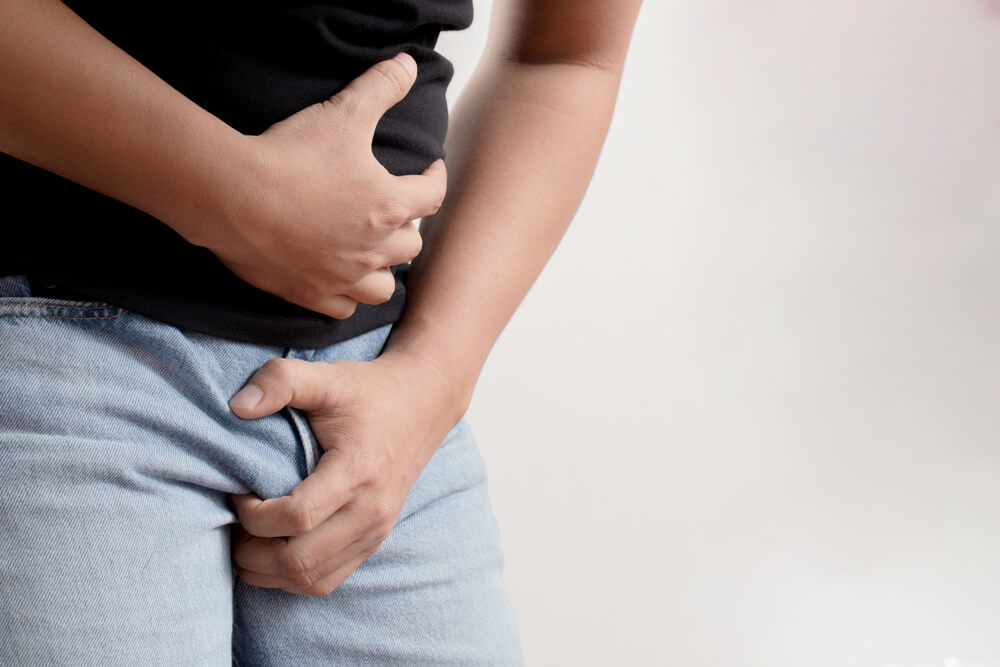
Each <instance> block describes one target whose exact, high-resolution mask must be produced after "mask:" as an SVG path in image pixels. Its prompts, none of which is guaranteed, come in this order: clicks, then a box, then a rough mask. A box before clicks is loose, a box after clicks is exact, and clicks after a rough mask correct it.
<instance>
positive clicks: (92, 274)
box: [0, 0, 472, 347]
mask: <svg viewBox="0 0 1000 667" xmlns="http://www.w3.org/2000/svg"><path fill="white" fill-rule="evenodd" d="M65 4H67V5H68V6H69V7H70V8H71V9H73V10H74V11H75V12H77V13H78V14H79V15H80V16H81V17H82V18H83V19H84V20H86V21H87V22H88V23H89V24H90V25H92V26H93V27H94V28H95V29H97V30H98V31H99V32H101V33H102V34H103V35H104V36H106V37H107V38H108V39H109V40H111V41H112V42H114V43H115V44H117V45H118V46H119V47H121V48H122V49H124V50H125V51H126V52H128V53H129V54H131V55H132V56H133V57H134V58H136V59H137V60H139V61H140V62H142V63H143V64H144V65H145V66H146V67H148V68H149V69H150V70H152V71H153V72H155V73H156V74H157V75H158V76H160V77H161V78H162V79H164V80H165V81H166V82H167V83H169V84H170V85H172V86H173V87H174V88H176V89H177V90H179V91H180V92H181V93H183V94H184V95H186V96H187V97H188V98H190V99H191V100H193V101H194V102H196V103H197V104H199V105H200V106H201V107H203V108H205V109H206V110H208V111H209V112H211V113H212V114H214V115H216V116H217V117H219V118H220V119H222V120H223V121H224V122H226V123H228V124H229V125H231V126H232V127H233V128H235V129H236V130H238V131H240V132H242V133H244V134H259V133H261V132H263V131H264V130H265V129H267V128H268V127H270V126H271V125H272V124H274V123H276V122H277V121H279V120H282V119H283V118H286V117H288V116H290V115H291V114H293V113H295V112H296V111H298V110H300V109H302V108H304V107H306V106H309V105H310V104H313V103H315V102H318V101H321V100H324V99H326V98H328V97H330V96H331V95H333V94H335V93H336V92H337V91H339V90H340V89H341V88H343V87H344V86H345V85H346V84H347V83H348V82H349V81H351V80H352V79H354V78H355V77H357V76H358V75H359V74H361V73H362V72H363V71H364V70H366V69H367V68H368V67H370V66H371V65H372V64H374V63H376V62H378V61H380V60H384V59H387V58H391V57H392V56H394V55H395V54H397V53H399V52H400V51H406V52H407V53H409V54H410V55H412V56H413V57H414V59H415V60H416V61H417V65H418V75H417V81H416V83H415V84H414V86H413V88H412V89H411V90H410V92H409V94H407V96H406V97H405V98H404V99H403V101H402V102H400V103H399V104H397V105H396V106H394V107H393V108H392V109H390V110H389V111H388V112H387V113H386V115H385V116H383V118H382V120H381V122H380V123H379V125H378V127H377V128H376V132H375V138H374V142H373V146H372V149H373V152H374V154H375V157H376V158H377V159H378V160H379V161H380V162H381V163H382V164H383V165H384V166H385V167H386V168H387V169H388V170H389V171H390V172H392V173H394V174H396V175H402V174H416V173H420V172H421V171H423V170H424V169H426V168H427V166H428V165H429V164H430V163H431V162H433V161H434V160H436V159H437V158H439V157H442V156H443V155H444V150H443V144H444V137H445V131H446V128H447V118H448V111H447V106H446V101H445V89H446V87H447V85H448V83H449V81H450V80H451V76H452V66H451V64H450V63H449V62H448V61H447V60H446V59H445V58H443V57H442V56H441V55H440V54H438V53H437V52H436V51H435V50H434V46H435V44H436V42H437V38H438V35H439V33H440V31H441V30H452V29H461V28H465V27H467V26H468V25H469V24H470V23H471V22H472V2H471V0H342V1H334V0H326V1H321V2H305V1H295V0H256V1H254V0H239V1H238V2H237V1H236V0H169V1H165V2H162V1H161V2H157V1H155V0H150V1H148V2H146V1H143V2H135V1H129V2H124V1H115V0H66V2H65ZM52 94H54V95H58V91H52ZM0 193H2V194H3V198H4V209H5V210H6V211H7V213H6V214H5V215H4V218H5V222H4V229H3V238H4V242H3V243H2V244H0V275H2V274H11V273H23V274H27V275H28V276H30V277H32V278H33V280H34V281H36V282H38V283H42V282H44V283H54V284H56V285H59V286H62V288H63V289H64V290H70V291H72V292H73V293H76V294H79V295H81V296H86V297H89V298H93V299H96V300H100V301H108V302H111V303H114V304H117V305H120V306H122V307H124V308H127V309H129V310H133V311H135V312H137V313H141V314H143V315H147V316H149V317H152V318H154V319H159V320H163V321H165V322H169V323H171V324H174V325H177V326H181V327H186V328H190V329H194V330H197V331H201V332H205V333H209V334H214V335H218V336H222V337H225V338H229V339H232V340H242V341H247V342H252V343H260V344H266V345H277V346H282V347H322V346H325V345H329V344H332V343H335V342H339V341H341V340H345V339H346V338H350V337H352V336H355V335H358V334H360V333H363V332H365V331H368V330H370V329H373V328H375V327H377V326H381V325H383V324H388V323H391V322H394V321H396V320H397V319H398V318H399V316H400V314H401V312H402V307H403V301H404V298H405V282H404V276H405V271H402V270H399V269H400V268H401V267H395V270H394V272H395V273H396V279H397V288H396V293H395V295H394V296H393V298H392V299H391V300H390V301H388V302H387V303H384V304H380V305H378V306H369V305H365V304H359V306H358V310H357V312H356V313H355V314H354V315H353V316H352V317H350V318H348V319H346V320H336V319H333V318H330V317H327V316H325V315H322V314H319V313H315V312H312V311H310V310H307V309H305V308H302V307H299V306H296V305H294V304H291V303H289V302H287V301H284V300H282V299H280V298H278V297H276V296H273V295H271V294H268V293H266V292H264V291H262V290H259V289H257V288H255V287H252V286H250V285H249V284H247V283H245V282H243V281H242V280H240V279H239V278H237V277H236V276H235V275H234V274H233V273H232V272H230V271H229V270H228V269H227V268H226V267H225V266H224V265H223V264H222V263H221V262H219V261H218V260H217V259H216V258H215V256H214V255H213V254H212V253H211V252H210V251H209V250H207V249H205V248H201V247H198V246H194V245H192V244H190V243H188V242H187V241H185V240H184V239H183V238H182V237H181V236H179V235H178V234H177V233H176V232H174V231H173V230H172V229H171V228H170V227H168V226H167V225H165V224H163V223H161V222H160V221H158V220H156V219H155V218H153V217H151V216H149V215H147V214H145V213H143V212H141V211H139V210H137V209H135V208H132V207H130V206H127V205H125V204H122V203H121V202H118V201H116V200H114V199H111V198H109V197H106V196H104V195H101V194H98V193H96V192H94V191H92V190H88V189H86V188H84V187H81V186H79V185H77V184H75V183H72V182H70V181H68V180H66V179H64V178H62V177H60V176H57V175H55V174H52V173H50V172H47V171H44V170H42V169H39V168H37V167H34V166H32V165H29V164H27V163H25V162H22V161H20V160H17V159H15V158H13V157H11V156H8V155H5V154H3V153H0ZM15 211H20V213H16V214H15V213H14V212H15Z"/></svg>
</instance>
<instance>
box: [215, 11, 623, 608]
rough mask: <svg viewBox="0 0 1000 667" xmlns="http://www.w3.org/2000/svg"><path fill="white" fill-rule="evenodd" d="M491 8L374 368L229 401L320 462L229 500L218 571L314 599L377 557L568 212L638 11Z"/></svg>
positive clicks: (292, 376)
mask: <svg viewBox="0 0 1000 667" xmlns="http://www.w3.org/2000/svg"><path fill="white" fill-rule="evenodd" d="M497 3H498V4H497V13H496V16H495V19H494V23H493V25H492V28H491V39H490V44H489V47H488V52H487V54H486V56H485V58H484V59H483V61H482V63H481V64H480V65H479V67H478V69H477V72H476V74H475V76H474V79H473V81H472V83H471V84H470V85H469V87H468V88H467V89H466V90H465V91H464V93H463V96H462V99H461V101H460V103H459V105H458V108H457V109H456V111H455V113H454V115H453V120H452V126H451V130H450V135H449V140H448V151H449V168H450V173H451V174H452V177H451V182H450V183H449V188H450V190H449V198H448V199H447V200H446V202H445V204H444V206H443V207H442V208H441V210H440V212H439V213H438V214H437V215H435V216H434V217H433V218H427V219H425V221H424V223H423V226H422V232H423V234H424V237H425V245H424V251H423V253H422V254H421V255H420V256H419V257H418V258H417V260H416V261H415V262H414V265H413V269H412V272H411V277H410V280H409V282H408V296H407V306H406V310H405V312H404V315H403V318H402V320H400V322H399V323H398V324H397V325H396V326H395V327H394V329H393V332H392V334H391V336H390V338H389V341H388V343H387V346H386V349H385V350H384V352H383V353H382V355H381V356H380V357H379V358H378V359H376V360H374V361H372V362H336V363H333V364H326V363H315V362H312V363H311V362H306V361H301V360H294V359H273V360H271V361H269V362H268V363H267V364H265V365H264V366H263V367H262V368H261V369H259V370H258V371H257V372H256V373H255V374H254V376H253V378H251V380H250V382H249V383H248V384H247V385H246V386H245V387H244V389H243V390H241V392H240V393H239V394H237V395H236V396H235V397H234V398H233V399H232V401H231V403H230V405H231V406H232V408H233V410H234V412H236V413H237V414H238V415H240V416H241V417H245V418H248V419H252V418H256V417H261V416H264V415H267V414H271V413H273V412H275V411H277V410H279V409H280V408H281V407H283V406H285V405H291V406H293V407H296V408H299V409H302V410H304V411H305V412H306V414H307V416H308V418H309V423H310V425H311V426H312V429H313V431H314V432H315V433H316V436H317V440H318V441H319V443H320V445H321V446H322V447H323V448H324V450H326V451H325V452H324V453H323V455H322V456H321V457H320V460H319V463H318V465H317V468H316V470H315V472H313V473H312V474H311V475H310V476H309V477H307V478H306V479H305V480H304V481H303V482H302V483H301V484H299V485H298V486H297V487H296V488H295V489H294V490H293V491H292V493H291V494H290V495H288V496H283V497H281V498H272V499H267V500H262V499H260V498H257V497H256V496H254V495H252V494H250V495H240V496H234V497H233V504H234V508H235V509H236V512H237V514H238V515H239V519H240V523H241V525H242V531H241V533H240V535H239V537H238V538H237V540H236V541H235V542H234V549H233V558H234V560H235V562H236V566H237V572H238V573H239V575H240V576H241V577H242V578H243V579H244V581H246V582H247V583H249V584H252V585H255V586H263V587H271V588H282V589H284V590H287V591H290V592H294V593H300V594H307V595H326V594H328V593H330V592H331V591H332V590H333V589H334V588H336V587H337V586H338V585H339V584H340V583H341V582H342V581H343V580H344V579H346V578H347V577H348V576H349V575H350V574H351V572H353V571H354V570H355V569H356V568H357V567H358V566H359V565H360V564H361V563H362V562H363V561H364V559H365V558H367V557H368V556H369V555H371V554H372V553H374V552H375V551H376V550H377V549H378V548H379V545H380V544H381V542H382V540H384V539H385V538H386V537H387V536H388V535H389V533H390V532H391V530H392V528H393V526H394V525H395V522H396V518H397V517H398V515H399V512H400V511H401V509H402V507H403V504H404V501H405V499H406V496H407V494H408V492H409V491H410V489H411V487H412V485H413V483H414V482H415V480H416V478H417V477H418V475H419V474H420V472H421V470H422V469H423V468H424V466H426V464H427V462H428V461H429V460H430V458H431V456H432V455H433V453H434V451H435V450H436V449H437V447H438V446H439V445H440V444H441V442H442V441H443V440H444V438H445V436H446V434H447V433H448V431H449V430H450V429H451V428H452V427H454V425H455V423H456V422H457V421H458V420H459V418H460V417H461V415H462V414H463V413H464V412H465V409H466V407H467V405H468V402H469V399H470V396H471V394H472V390H473V387H474V385H475V383H476V379H477V378H478V376H479V373H480V371H481V368H482V365H483V363H484V361H485V359H486V356H487V354H488V353H489V350H490V348H491V347H492V346H493V343H494V342H495V341H496V339H497V337H498V336H499V335H500V332H501V331H502V329H503V328H504V326H505V325H506V323H507V321H508V320H509V319H510V317H511V315H512V314H513V313H514V310H515V309H516V308H517V306H518V304H519V303H520V302H521V300H522V299H523V298H524V295H525V294H526V293H527V291H528V289H529V288H530V286H531V284H532V283H533V282H534V280H535V278H536V277H537V276H538V274H539V272H541V270H542V267H543V266H544V264H545V262H546V261H547V260H548V258H549V256H550V255H551V254H552V252H553V250H554V249H555V247H556V245H557V244H558V242H559V239H560V238H561V237H562V235H563V233H564V232H565V230H566V227H567V225H568V224H569V222H570V219H571V218H572V217H573V214H574V212H575V211H576V209H577V207H578V206H579V203H580V200H581V198H582V196H583V193H584V190H585V189H586V187H587V184H588V182H589V180H590V177H591V174H592V172H593V169H594V165H595V163H596V161H597V157H598V154H599V152H600V149H601V145H602V143H603V141H604V137H605V134H606V132H607V128H608V124H609V122H610V120H611V114H612V110H613V107H614V101H615V97H616V94H617V89H618V83H619V78H620V75H621V69H622V65H623V62H624V59H625V52H626V49H627V46H628V42H629V39H630V36H631V32H632V27H633V25H634V22H635V18H636V15H637V13H638V10H639V0H619V1H618V2H614V3H609V2H607V1H606V0H497ZM289 536H290V537H289ZM284 537H289V539H287V540H286V539H283V538H284ZM275 538H277V539H275Z"/></svg>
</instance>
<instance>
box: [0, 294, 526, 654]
mask: <svg viewBox="0 0 1000 667" xmlns="http://www.w3.org/2000/svg"><path fill="white" fill-rule="evenodd" d="M390 328H391V327H390V326H385V327H382V328H380V329H376V330H373V331H370V332H368V333H366V334H363V335H361V336H358V337H356V338H352V339H350V340H347V341H344V342H342V343H338V344H335V345H332V346H330V347H327V348H321V349H294V348H284V349H283V348H278V347H268V346H263V345H253V344H248V343H239V342H233V341H229V340H226V339H222V338H217V337H213V336H208V335H204V334H198V333H194V332H191V331H187V330H184V329H180V328H177V327H174V326H171V325H169V324H165V323H162V322H159V321H155V320H152V319H149V318H146V317H144V316H141V315H138V314H136V313H133V312H131V311H128V310H124V309H122V308H119V307H116V306H113V305H110V304H107V303H101V302H81V301H68V300H63V299H52V298H43V297H39V296H32V294H31V291H30V288H29V284H28V281H27V279H26V278H25V277H24V276H3V277H0V610H2V619H0V664H2V665H229V664H240V665H425V664H426V665H449V664H450V665H480V664H481V665H516V664H520V663H521V657H520V647H519V644H518V638H517V628H516V623H515V620H514V617H513V614H512V612H511V609H510V605H509V603H508V601H507V598H506V595H505V593H504V586H503V579H502V567H503V558H502V555H501V552H500V548H499V540H498V531H497V526H496V522H495V520H494V517H493V514H492V511H491V509H490V503H489V498H488V494H487V481H486V470H485V467H484V464H483V460H482V458H481V456H480V454H479V452H478V450H477V447H476V444H475V441H474V440H473V438H472V435H471V432H470V430H469V426H468V424H466V423H465V421H464V420H463V421H462V422H460V423H459V424H458V425H457V426H456V427H455V428H454V429H453V430H452V432H451V433H449V435H448V437H447V438H446V440H445V441H444V442H443V443H442V445H441V446H440V448H439V449H438V451H437V452H436V453H435V454H434V456H433V457H432V459H431V461H430V463H428V465H427V467H426V468H425V469H424V471H423V474H422V475H421V476H420V477H419V479H418V480H417V482H416V484H415V485H414V487H413V489H412V491H411V493H410V495H409V497H408V499H407V501H406V505H405V507H404V509H403V511H402V514H401V515H400V519H399V522H398V523H397V525H396V528H395V529H394V530H393V532H392V534H391V535H390V536H389V538H388V539H387V540H386V541H385V542H384V543H383V545H382V547H381V549H380V550H379V551H378V552H377V553H376V554H375V555H373V556H371V557H369V558H368V559H367V560H366V561H365V562H364V563H363V564H362V565H361V567H360V568H359V569H358V570H357V571H356V572H355V573H354V574H352V575H351V576H350V577H349V578H348V579H347V581H345V582H344V583H343V584H341V586H340V587H338V588H337V589H336V590H335V591H334V592H333V593H332V594H331V595H329V596H326V597H322V598H317V597H306V596H297V595H292V594H289V593H285V592H283V591H280V590H274V589H262V588H255V587H252V586H248V585H246V584H244V583H243V582H242V581H240V580H238V579H237V578H235V577H234V574H233V570H232V563H231V560H230V553H229V547H230V539H231V532H232V527H233V524H234V523H235V520H236V517H235V515H234V514H233V512H232V510H231V509H230V508H229V506H228V504H227V495H228V494H230V493H245V492H248V491H253V492H254V493H256V494H258V495H260V496H261V497H265V498H269V497H275V496H279V495H283V494H286V493H288V492H289V491H290V490H291V489H292V488H293V487H294V486H295V485H296V484H297V483H298V482H299V481H301V480H302V479H303V477H304V476H305V475H306V474H307V473H308V471H309V470H311V468H312V466H314V465H315V461H316V458H317V457H318V455H319V449H318V447H317V444H316V442H315V439H314V438H313V437H312V433H311V432H310V430H309V427H308V423H307V422H306V421H305V419H304V417H303V415H302V414H301V413H299V412H298V411H296V410H291V409H285V410H283V411H281V412H279V413H277V414H274V415H270V416H268V417H264V418H261V419H257V420H250V421H244V420H241V419H239V418H238V417H236V416H235V415H233V414H232V413H231V412H230V410H229V407H228V401H229V398H230V397H231V396H232V395H233V394H234V393H235V392H236V391H237V390H238V389H239V388H240V387H241V386H242V385H243V383H244V382H246V380H247V379H248V378H249V377H250V376H251V375H252V374H253V372H254V371H255V370H257V368H259V367H260V366H261V365H263V363H264V362H265V361H267V360H268V359H270V358H272V357H276V356H278V357H280V356H285V357H296V358H300V359H306V360H323V361H336V360H340V359H372V358H374V357H375V356H377V355H378V353H379V351H380V350H381V348H382V345H383V344H384V342H385V339H386V337H387V336H388V334H389V330H390ZM414 390H415V391H419V388H414Z"/></svg>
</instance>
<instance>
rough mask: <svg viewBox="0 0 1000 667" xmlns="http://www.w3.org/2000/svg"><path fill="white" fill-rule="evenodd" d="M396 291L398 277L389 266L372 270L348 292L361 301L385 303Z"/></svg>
mask: <svg viewBox="0 0 1000 667" xmlns="http://www.w3.org/2000/svg"><path fill="white" fill-rule="evenodd" d="M395 292H396V277H395V276H394V275H392V271H390V270H389V268H388V267H386V268H384V269H379V270H378V271H372V272H371V273H369V274H368V275H367V276H365V277H364V278H362V279H361V280H359V281H358V282H356V283H354V284H353V285H351V287H350V288H348V290H347V293H348V295H350V296H351V297H352V298H354V299H357V300H358V301H360V302H361V303H369V304H372V305H374V304H379V303H385V302H386V301H388V300H389V299H391V298H392V295H393V294H394V293H395Z"/></svg>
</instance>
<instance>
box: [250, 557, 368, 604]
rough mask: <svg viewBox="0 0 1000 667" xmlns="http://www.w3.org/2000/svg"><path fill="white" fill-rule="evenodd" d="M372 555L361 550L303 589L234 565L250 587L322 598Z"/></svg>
mask: <svg viewBox="0 0 1000 667" xmlns="http://www.w3.org/2000/svg"><path fill="white" fill-rule="evenodd" d="M372 553H373V550H372V549H371V548H368V549H362V550H361V552H360V553H358V554H356V555H354V556H353V557H352V558H351V559H350V560H349V561H347V563H345V564H344V565H342V566H341V567H339V568H338V569H337V570H336V571H334V572H332V573H331V574H329V575H327V576H325V577H322V578H320V579H318V580H317V581H315V582H314V583H313V584H311V585H309V586H305V587H300V586H292V585H291V583H290V581H289V580H288V578H287V577H283V576H279V575H276V574H263V573H261V572H254V571H253V570H248V569H246V568H243V567H241V566H240V565H239V564H237V565H236V573H237V574H238V575H239V576H240V579H242V580H243V581H245V582H246V583H248V584H250V585H251V586H259V587H260V588H280V589H282V590H285V591H288V592H289V593H296V594H298V595H311V596H317V597H322V596H325V595H329V594H330V593H332V592H333V591H334V589H336V588H337V586H339V585H340V584H342V583H344V581H345V580H346V579H347V578H348V577H349V576H351V574H352V573H353V572H354V571H355V570H357V569H358V567H359V566H360V565H361V563H363V562H364V561H365V559H366V558H368V556H370V555H371V554H372Z"/></svg>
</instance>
